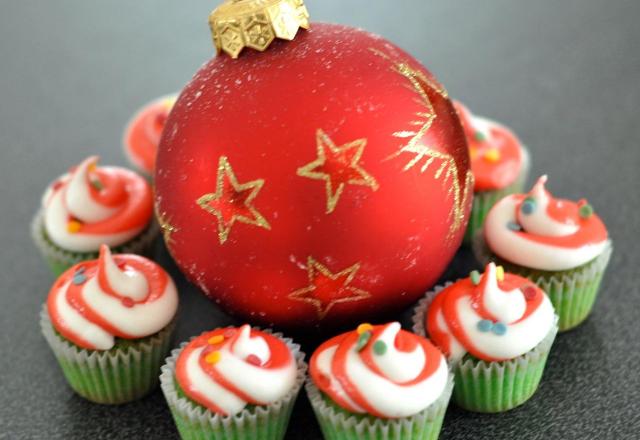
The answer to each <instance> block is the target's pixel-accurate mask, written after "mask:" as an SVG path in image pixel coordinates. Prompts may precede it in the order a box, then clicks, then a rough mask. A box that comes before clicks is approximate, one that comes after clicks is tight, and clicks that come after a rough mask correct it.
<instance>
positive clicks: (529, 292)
mask: <svg viewBox="0 0 640 440" xmlns="http://www.w3.org/2000/svg"><path fill="white" fill-rule="evenodd" d="M522 294H523V295H524V299H526V300H527V301H532V300H533V299H535V297H536V295H537V292H536V288H535V287H533V286H525V287H524V288H523V289H522Z"/></svg>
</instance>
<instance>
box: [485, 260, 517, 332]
mask: <svg viewBox="0 0 640 440" xmlns="http://www.w3.org/2000/svg"><path fill="white" fill-rule="evenodd" d="M481 286H483V287H484V289H483V292H482V302H483V305H484V307H485V308H486V309H487V310H488V311H489V313H491V314H492V315H493V316H495V317H496V319H497V320H498V321H501V322H504V323H512V322H515V321H517V320H518V319H520V318H522V316H523V315H524V312H525V311H526V309H527V301H526V300H525V298H524V295H523V294H522V291H521V290H520V289H514V290H510V291H508V292H505V291H504V290H502V289H500V287H499V286H498V277H497V276H496V265H495V263H489V264H488V265H487V268H486V270H485V273H484V275H483V276H482V282H481Z"/></svg>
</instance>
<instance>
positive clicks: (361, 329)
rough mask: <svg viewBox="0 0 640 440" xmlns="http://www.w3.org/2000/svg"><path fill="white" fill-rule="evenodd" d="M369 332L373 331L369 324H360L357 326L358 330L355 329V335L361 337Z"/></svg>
mask: <svg viewBox="0 0 640 440" xmlns="http://www.w3.org/2000/svg"><path fill="white" fill-rule="evenodd" d="M371 330H373V326H372V325H371V324H369V323H368V322H365V323H362V324H360V325H359V326H358V328H357V329H356V333H358V334H359V335H361V334H363V333H364V332H370V331H371Z"/></svg>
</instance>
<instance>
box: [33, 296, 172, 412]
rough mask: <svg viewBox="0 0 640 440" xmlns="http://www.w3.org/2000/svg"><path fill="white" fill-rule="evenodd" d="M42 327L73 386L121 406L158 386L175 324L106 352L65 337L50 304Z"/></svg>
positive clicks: (86, 394)
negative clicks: (54, 321)
mask: <svg viewBox="0 0 640 440" xmlns="http://www.w3.org/2000/svg"><path fill="white" fill-rule="evenodd" d="M40 327H41V329H42V333H43V335H44V337H45V339H46V340H47V342H48V343H49V346H50V347H51V349H52V350H53V353H54V354H55V356H56V358H57V359H58V363H59V364H60V367H61V368H62V372H63V373H64V376H65V377H66V379H67V381H68V382H69V385H70V386H71V388H72V389H73V390H74V391H75V392H76V393H78V394H79V395H80V396H82V397H84V398H85V399H87V400H90V401H92V402H95V403H102V404H109V405H117V404H122V403H127V402H131V401H133V400H137V399H140V398H141V397H144V396H145V395H147V394H149V392H151V391H152V390H153V389H154V388H155V387H156V386H157V385H158V374H159V373H160V366H161V365H162V362H163V360H164V358H165V356H166V355H167V353H168V351H169V348H170V344H171V336H172V334H173V330H174V327H175V323H174V322H171V323H170V324H169V325H167V326H166V327H165V328H164V329H162V330H160V331H159V332H158V333H156V334H154V335H152V336H149V337H146V338H143V339H139V340H132V341H126V342H123V343H122V345H121V346H118V345H116V346H115V347H114V348H112V349H110V350H106V351H100V350H87V349H84V348H80V347H78V346H77V345H75V344H73V343H72V342H70V341H68V340H66V339H65V338H63V337H62V336H61V335H60V334H58V333H57V332H56V331H55V329H54V328H53V325H52V323H51V319H50V317H49V313H48V312H47V306H46V304H45V305H44V306H43V308H42V311H41V313H40Z"/></svg>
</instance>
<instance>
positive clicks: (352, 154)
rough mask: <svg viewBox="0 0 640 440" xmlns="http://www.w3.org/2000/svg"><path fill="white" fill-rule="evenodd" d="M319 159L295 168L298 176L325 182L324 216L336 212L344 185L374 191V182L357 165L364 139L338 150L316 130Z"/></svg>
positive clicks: (375, 184) (363, 146) (325, 136)
mask: <svg viewBox="0 0 640 440" xmlns="http://www.w3.org/2000/svg"><path fill="white" fill-rule="evenodd" d="M316 145H317V149H318V158H317V159H316V160H314V161H313V162H310V163H308V164H307V165H305V166H303V167H300V168H298V176H301V177H307V178H309V179H316V180H324V181H325V188H326V192H327V211H326V212H327V214H330V213H332V212H333V210H334V209H336V205H337V204H338V201H339V200H340V196H341V195H342V192H343V191H344V188H345V186H346V185H347V184H349V185H361V186H368V187H369V188H371V189H373V190H374V191H376V190H377V189H378V187H379V185H378V182H377V181H376V179H375V178H374V177H373V176H372V175H370V174H369V173H367V172H366V171H365V170H364V169H363V168H362V167H361V166H360V164H359V162H360V158H361V157H362V153H363V152H364V148H365V147H366V145H367V140H366V139H364V138H363V139H357V140H355V141H353V142H349V143H347V144H344V145H342V146H340V147H337V146H336V145H335V144H334V143H333V141H332V140H331V139H330V138H329V136H327V134H326V133H325V132H324V131H322V130H321V129H318V131H317V133H316Z"/></svg>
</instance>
